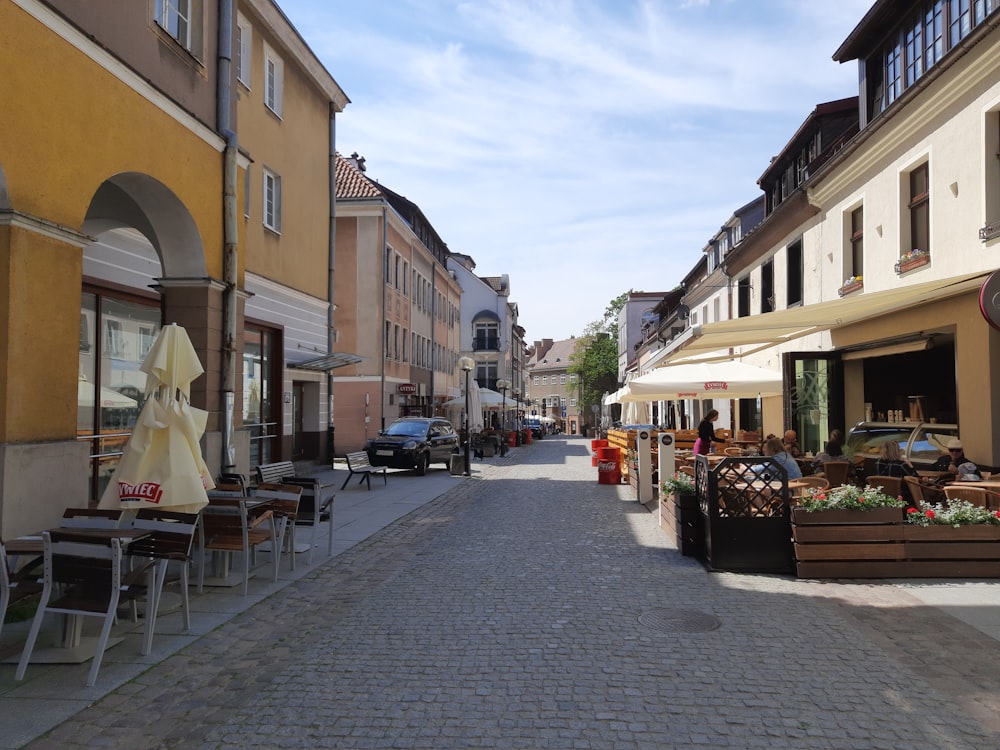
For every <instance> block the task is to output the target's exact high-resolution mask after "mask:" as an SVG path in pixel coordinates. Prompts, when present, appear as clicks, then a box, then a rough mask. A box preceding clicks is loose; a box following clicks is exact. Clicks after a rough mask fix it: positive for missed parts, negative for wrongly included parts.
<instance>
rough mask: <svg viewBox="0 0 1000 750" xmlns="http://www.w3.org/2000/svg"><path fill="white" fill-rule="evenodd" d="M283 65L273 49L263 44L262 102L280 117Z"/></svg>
mask: <svg viewBox="0 0 1000 750" xmlns="http://www.w3.org/2000/svg"><path fill="white" fill-rule="evenodd" d="M284 71H285V65H284V63H283V62H282V61H281V58H280V57H278V56H277V55H276V54H275V52H274V50H273V49H271V48H270V47H268V46H267V45H266V44H265V45H264V104H266V105H267V108H268V109H269V110H271V111H272V112H274V114H276V115H277V116H278V117H281V92H282V89H283V88H284Z"/></svg>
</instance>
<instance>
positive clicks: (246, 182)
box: [243, 166, 250, 219]
mask: <svg viewBox="0 0 1000 750" xmlns="http://www.w3.org/2000/svg"><path fill="white" fill-rule="evenodd" d="M243 218H245V219H249V218H250V167H249V166H248V167H247V168H246V171H245V172H244V173H243Z"/></svg>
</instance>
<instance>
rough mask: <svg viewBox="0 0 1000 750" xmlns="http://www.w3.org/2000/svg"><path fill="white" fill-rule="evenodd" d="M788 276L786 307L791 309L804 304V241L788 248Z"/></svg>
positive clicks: (797, 241) (798, 241) (796, 241)
mask: <svg viewBox="0 0 1000 750" xmlns="http://www.w3.org/2000/svg"><path fill="white" fill-rule="evenodd" d="M787 276H788V283H787V284H786V285H785V292H786V294H787V297H788V298H787V299H786V300H785V306H786V307H791V306H792V305H797V304H799V303H801V302H802V240H795V242H793V243H792V244H791V245H789V246H788V269H787Z"/></svg>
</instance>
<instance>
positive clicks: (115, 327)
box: [104, 320, 125, 359]
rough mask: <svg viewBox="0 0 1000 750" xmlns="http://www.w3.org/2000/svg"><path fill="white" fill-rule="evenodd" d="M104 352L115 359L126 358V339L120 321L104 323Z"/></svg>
mask: <svg viewBox="0 0 1000 750" xmlns="http://www.w3.org/2000/svg"><path fill="white" fill-rule="evenodd" d="M104 351H105V352H107V354H108V356H109V357H113V358H114V359H124V358H125V337H124V336H123V335H122V324H121V322H120V321H117V320H106V321H104Z"/></svg>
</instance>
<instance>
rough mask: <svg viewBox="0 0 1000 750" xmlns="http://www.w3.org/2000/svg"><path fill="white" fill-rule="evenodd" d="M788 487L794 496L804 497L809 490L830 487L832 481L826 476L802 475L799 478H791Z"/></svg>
mask: <svg viewBox="0 0 1000 750" xmlns="http://www.w3.org/2000/svg"><path fill="white" fill-rule="evenodd" d="M788 489H789V491H790V492H791V494H792V497H802V496H804V495H805V494H806V492H808V491H809V490H828V489H830V482H829V480H827V479H826V478H825V477H816V476H812V477H801V478H799V479H789V480H788Z"/></svg>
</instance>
